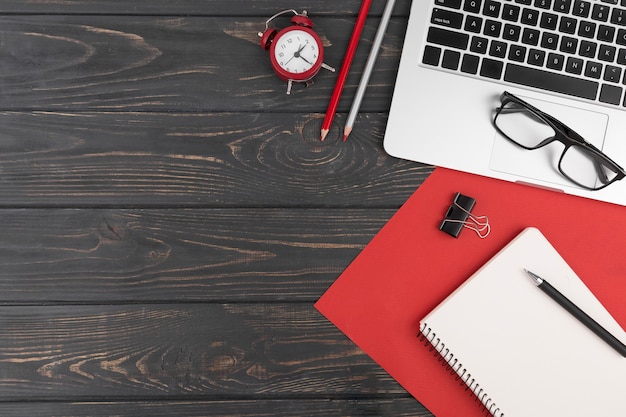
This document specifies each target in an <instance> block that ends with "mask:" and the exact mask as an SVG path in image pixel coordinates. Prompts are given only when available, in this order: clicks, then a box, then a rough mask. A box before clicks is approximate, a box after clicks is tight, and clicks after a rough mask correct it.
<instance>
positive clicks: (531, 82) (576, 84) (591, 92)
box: [504, 63, 599, 100]
mask: <svg viewBox="0 0 626 417" xmlns="http://www.w3.org/2000/svg"><path fill="white" fill-rule="evenodd" d="M504 80H505V81H508V82H510V83H513V84H520V85H524V86H527V87H534V88H539V89H542V90H547V91H553V92H555V93H561V94H566V95H569V96H574V97H580V98H585V99H588V100H595V98H596V95H597V94H598V88H599V83H598V82H596V81H591V80H585V79H582V78H575V77H570V76H568V75H562V74H556V73H552V72H547V71H544V70H541V69H538V68H529V67H523V66H520V65H517V64H511V63H509V64H507V66H506V70H505V71H504Z"/></svg>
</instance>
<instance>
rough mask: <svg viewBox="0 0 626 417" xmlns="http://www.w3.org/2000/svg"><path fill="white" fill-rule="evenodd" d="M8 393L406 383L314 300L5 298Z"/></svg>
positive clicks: (329, 389) (3, 349)
mask: <svg viewBox="0 0 626 417" xmlns="http://www.w3.org/2000/svg"><path fill="white" fill-rule="evenodd" d="M0 364H1V365H2V375H3V378H2V379H0V398H2V399H3V400H8V401H15V400H23V399H27V398H30V399H32V398H36V399H38V400H61V399H63V400H67V399H81V398H82V399H90V400H94V399H103V398H107V397H113V398H117V399H123V398H126V399H128V398H133V397H134V398H160V399H163V398H168V397H171V398H174V399H181V398H184V397H190V398H192V399H194V398H197V397H199V396H209V397H213V398H215V399H219V398H222V399H223V398H225V397H227V396H238V397H249V398H252V397H257V398H262V397H264V396H269V397H272V396H290V395H293V394H294V393H297V395H298V396H299V397H301V398H306V397H309V398H311V397H313V398H314V397H327V398H336V397H338V396H342V395H349V396H356V397H358V396H361V397H364V398H366V397H367V396H368V395H378V394H382V393H395V394H403V393H404V390H403V389H402V388H401V387H400V386H399V385H398V384H397V383H396V382H395V381H393V379H392V378H391V377H389V376H388V375H387V373H386V372H384V371H383V370H382V369H380V367H379V366H378V365H376V364H375V363H374V362H373V361H372V360H371V359H370V358H369V357H368V356H367V355H366V354H364V353H363V352H362V351H361V350H360V349H359V348H358V347H356V346H355V345H354V344H353V343H352V342H350V341H349V340H348V339H347V338H346V337H345V336H344V335H342V334H341V333H340V332H339V331H338V330H337V329H336V328H335V327H334V326H333V325H332V324H330V323H329V322H328V321H327V320H326V319H324V318H323V317H322V316H321V315H320V314H319V313H317V312H316V311H315V310H314V309H313V307H312V306H311V305H310V304H308V303H305V304H292V303H290V304H191V305H185V304H182V305H181V304H176V305H132V306H59V307H39V308H32V307H0Z"/></svg>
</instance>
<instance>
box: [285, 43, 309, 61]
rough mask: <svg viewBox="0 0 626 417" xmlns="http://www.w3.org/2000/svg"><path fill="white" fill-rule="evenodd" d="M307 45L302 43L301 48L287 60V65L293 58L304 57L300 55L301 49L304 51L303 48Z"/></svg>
mask: <svg viewBox="0 0 626 417" xmlns="http://www.w3.org/2000/svg"><path fill="white" fill-rule="evenodd" d="M305 46H306V45H302V46H301V47H300V49H298V50H297V51H296V52H294V53H293V56H292V57H291V58H289V59H288V60H287V62H285V65H287V64H288V63H289V62H291V60H292V59H294V58H298V57H300V58H302V57H301V56H300V51H302V50H303V49H304V47H305ZM305 61H306V60H305Z"/></svg>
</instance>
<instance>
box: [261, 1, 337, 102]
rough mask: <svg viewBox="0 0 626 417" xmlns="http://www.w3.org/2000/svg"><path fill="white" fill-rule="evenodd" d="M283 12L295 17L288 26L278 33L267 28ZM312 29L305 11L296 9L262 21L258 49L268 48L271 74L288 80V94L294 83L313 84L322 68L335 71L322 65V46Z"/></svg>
mask: <svg viewBox="0 0 626 417" xmlns="http://www.w3.org/2000/svg"><path fill="white" fill-rule="evenodd" d="M285 13H293V14H294V16H293V17H292V18H291V26H287V27H285V28H283V29H281V30H280V31H279V30H277V29H274V28H270V27H269V25H270V22H271V21H272V20H274V19H276V18H277V17H279V16H281V15H283V14H285ZM312 27H313V23H312V22H311V19H309V18H308V17H307V13H306V11H303V12H302V13H298V12H296V11H295V10H283V11H282V12H279V13H276V14H275V15H274V16H272V17H270V18H269V19H268V20H267V22H265V31H264V32H262V33H261V32H259V36H260V37H261V47H262V48H263V49H265V50H268V49H269V53H270V62H271V63H272V68H273V69H274V72H276V75H278V77H279V78H280V79H282V80H283V81H287V94H291V86H292V84H293V83H294V82H296V83H306V84H307V85H308V84H310V83H312V81H311V80H312V78H313V77H315V75H317V73H318V72H319V71H320V69H322V68H325V69H327V70H329V71H333V72H334V71H335V69H334V68H332V67H329V66H328V65H326V64H325V63H324V62H323V61H324V45H322V40H321V39H320V37H319V36H318V34H317V33H315V31H313V29H312Z"/></svg>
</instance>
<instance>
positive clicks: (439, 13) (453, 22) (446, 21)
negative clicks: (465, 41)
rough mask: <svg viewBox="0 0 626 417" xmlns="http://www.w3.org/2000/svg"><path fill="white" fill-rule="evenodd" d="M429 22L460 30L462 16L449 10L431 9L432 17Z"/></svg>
mask: <svg viewBox="0 0 626 417" xmlns="http://www.w3.org/2000/svg"><path fill="white" fill-rule="evenodd" d="M430 21H431V23H433V24H435V25H440V26H445V27H449V28H452V29H461V26H462V25H463V15H462V14H461V13H457V12H452V11H450V10H445V9H433V15H432V17H431V18H430Z"/></svg>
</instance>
